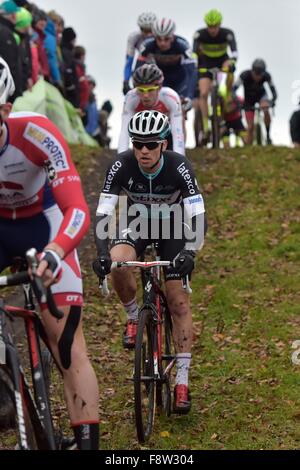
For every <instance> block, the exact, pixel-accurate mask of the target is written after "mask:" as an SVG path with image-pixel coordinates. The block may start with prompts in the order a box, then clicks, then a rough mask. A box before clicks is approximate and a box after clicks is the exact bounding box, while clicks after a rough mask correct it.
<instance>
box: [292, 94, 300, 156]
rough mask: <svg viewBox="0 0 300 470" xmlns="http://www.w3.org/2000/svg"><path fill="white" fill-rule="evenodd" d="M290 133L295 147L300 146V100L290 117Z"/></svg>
mask: <svg viewBox="0 0 300 470" xmlns="http://www.w3.org/2000/svg"><path fill="white" fill-rule="evenodd" d="M290 134H291V139H292V142H293V144H294V147H300V102H299V106H298V109H297V110H296V111H294V112H293V114H292V116H291V119H290Z"/></svg>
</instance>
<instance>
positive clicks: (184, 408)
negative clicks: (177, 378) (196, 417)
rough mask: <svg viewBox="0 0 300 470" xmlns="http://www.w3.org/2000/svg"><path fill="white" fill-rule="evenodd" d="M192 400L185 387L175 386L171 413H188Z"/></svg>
mask: <svg viewBox="0 0 300 470" xmlns="http://www.w3.org/2000/svg"><path fill="white" fill-rule="evenodd" d="M191 405H192V399H191V395H190V392H189V388H188V386H187V385H176V386H175V389H174V404H173V412H174V413H177V414H181V415H185V414H187V413H189V411H190V409H191Z"/></svg>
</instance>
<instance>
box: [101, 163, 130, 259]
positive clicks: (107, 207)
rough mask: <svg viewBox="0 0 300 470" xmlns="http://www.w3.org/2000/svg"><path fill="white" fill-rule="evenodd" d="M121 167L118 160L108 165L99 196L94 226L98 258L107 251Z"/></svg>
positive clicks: (119, 187) (117, 197)
mask: <svg viewBox="0 0 300 470" xmlns="http://www.w3.org/2000/svg"><path fill="white" fill-rule="evenodd" d="M122 166H123V164H122V162H121V161H120V160H116V161H114V162H113V163H112V164H111V165H110V167H109V168H108V170H107V172H106V177H105V180H104V183H103V188H102V191H101V194H100V198H99V204H98V207H97V212H96V219H95V224H94V236H95V243H96V247H97V253H98V256H99V257H101V256H105V255H107V254H108V251H109V249H108V245H109V225H110V221H111V218H112V215H113V213H114V211H115V208H116V205H117V203H118V200H119V194H120V191H121V184H120V179H119V175H120V171H121V169H122Z"/></svg>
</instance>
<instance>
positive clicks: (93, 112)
mask: <svg viewBox="0 0 300 470" xmlns="http://www.w3.org/2000/svg"><path fill="white" fill-rule="evenodd" d="M86 114H87V124H86V126H85V130H86V132H87V133H88V134H90V135H91V136H95V134H96V132H97V129H99V112H98V108H97V102H96V100H92V101H90V102H89V104H88V105H87V107H86Z"/></svg>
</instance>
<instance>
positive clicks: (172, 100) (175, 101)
mask: <svg viewBox="0 0 300 470" xmlns="http://www.w3.org/2000/svg"><path fill="white" fill-rule="evenodd" d="M162 90H163V92H162V93H161V100H162V102H163V103H164V104H165V106H166V107H167V109H168V110H169V118H170V124H171V130H172V138H173V151H174V152H177V153H180V154H181V155H185V142H184V131H183V116H182V108H181V102H180V98H179V96H178V94H177V93H176V92H175V91H174V90H172V89H171V88H167V87H166V88H163V89H162Z"/></svg>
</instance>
